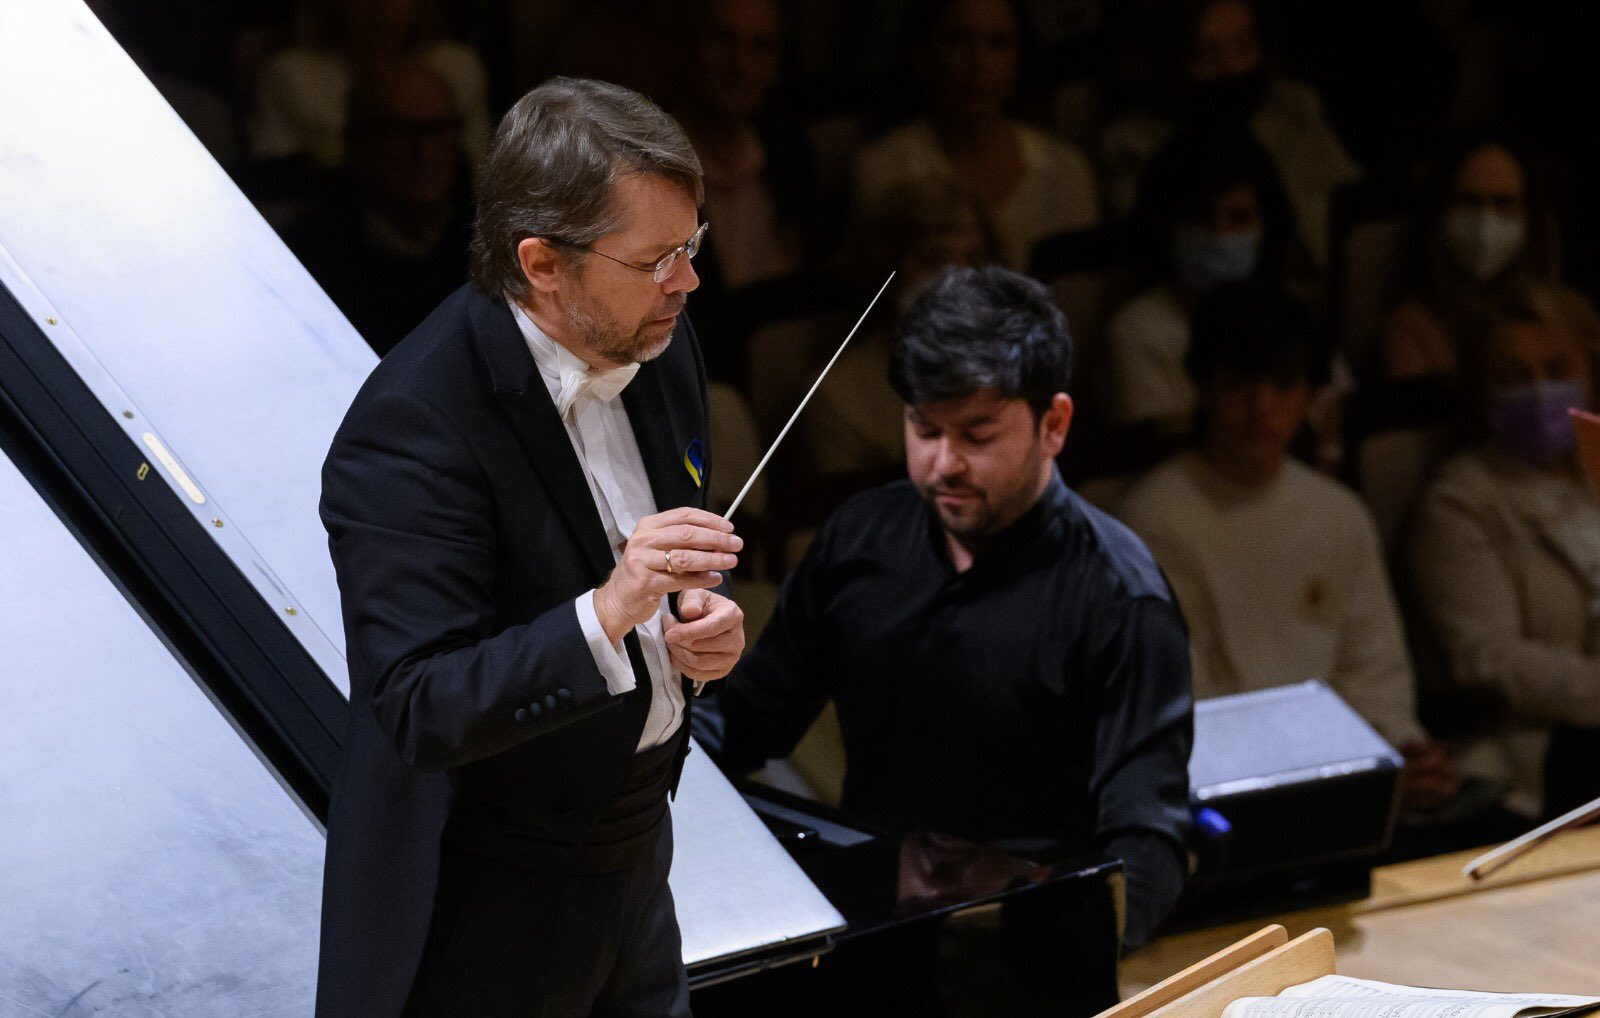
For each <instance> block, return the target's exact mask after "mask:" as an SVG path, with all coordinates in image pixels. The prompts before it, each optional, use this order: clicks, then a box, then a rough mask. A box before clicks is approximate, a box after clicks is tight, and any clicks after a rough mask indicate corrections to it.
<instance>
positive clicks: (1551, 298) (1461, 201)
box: [1375, 134, 1600, 380]
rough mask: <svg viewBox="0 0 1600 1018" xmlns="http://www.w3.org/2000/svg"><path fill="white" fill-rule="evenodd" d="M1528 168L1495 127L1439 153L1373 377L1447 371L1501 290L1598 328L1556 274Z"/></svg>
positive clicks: (1548, 230) (1577, 325)
mask: <svg viewBox="0 0 1600 1018" xmlns="http://www.w3.org/2000/svg"><path fill="white" fill-rule="evenodd" d="M1533 177H1534V173H1533V168H1532V166H1531V165H1530V163H1529V161H1528V160H1527V158H1525V157H1524V156H1523V155H1522V154H1521V153H1520V152H1519V151H1518V149H1517V148H1516V146H1514V145H1513V144H1512V143H1511V142H1509V141H1508V140H1506V139H1505V138H1503V137H1502V136H1500V135H1498V134H1481V135H1473V136H1471V137H1468V138H1466V139H1463V140H1461V141H1460V142H1458V143H1457V144H1456V146H1455V147H1454V148H1453V149H1452V151H1451V152H1450V153H1448V154H1447V155H1446V157H1445V158H1444V159H1442V160H1441V161H1440V163H1439V166H1438V171H1437V174H1436V177H1435V179H1434V181H1433V182H1432V184H1431V185H1430V187H1429V192H1428V194H1427V196H1426V197H1425V199H1424V203H1423V206H1422V209H1421V213H1420V216H1419V218H1418V221H1417V223H1416V225H1415V226H1414V227H1413V235H1412V237H1411V239H1410V241H1409V243H1408V246H1407V248H1406V250H1405V252H1404V254H1403V255H1402V257H1401V259H1400V265H1401V278H1400V280H1399V283H1398V286H1397V290H1398V291H1399V293H1400V297H1399V299H1398V300H1397V302H1396V305H1395V307H1394V310H1393V311H1392V312H1390V314H1389V316H1388V318H1387V320H1386V321H1385V323H1384V326H1383V333H1382V337H1381V339H1382V343H1381V347H1380V349H1379V351H1378V352H1379V355H1380V359H1379V364H1378V365H1377V370H1376V372H1375V373H1376V374H1377V375H1379V377H1382V378H1387V379H1390V380H1399V379H1406V378H1417V377H1421V376H1427V375H1443V376H1449V375H1451V374H1453V373H1454V372H1455V370H1456V367H1457V364H1458V362H1459V360H1460V351H1459V346H1460V342H1461V336H1462V334H1463V332H1464V331H1466V330H1467V329H1468V328H1470V323H1471V322H1472V321H1473V320H1475V319H1476V318H1479V317H1481V316H1482V315H1483V314H1484V313H1485V311H1486V309H1487V308H1489V307H1491V306H1492V305H1494V304H1495V303H1496V302H1497V301H1504V300H1506V299H1519V300H1537V301H1539V302H1540V303H1542V304H1545V305H1547V306H1550V307H1552V308H1554V309H1555V310H1556V312H1557V313H1558V314H1560V315H1562V316H1563V317H1565V318H1566V319H1568V321H1569V327H1571V328H1574V329H1577V330H1579V331H1583V332H1586V333H1594V332H1596V331H1600V324H1597V322H1596V317H1595V313H1594V310H1593V308H1592V307H1591V306H1590V305H1589V302H1588V301H1587V300H1586V299H1585V298H1584V297H1582V296H1581V295H1579V294H1578V293H1577V292H1576V291H1573V290H1569V289H1567V288H1565V287H1563V286H1561V285H1560V283H1559V281H1558V276H1557V270H1556V261H1557V250H1556V248H1557V241H1556V238H1555V236H1554V228H1553V224H1554V217H1553V215H1552V214H1551V212H1550V210H1549V209H1548V208H1547V207H1546V206H1545V204H1544V202H1543V200H1542V193H1541V189H1540V188H1539V187H1538V186H1536V182H1535V180H1534V179H1533Z"/></svg>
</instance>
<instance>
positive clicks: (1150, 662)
mask: <svg viewBox="0 0 1600 1018" xmlns="http://www.w3.org/2000/svg"><path fill="white" fill-rule="evenodd" d="M829 699H832V700H833V701H834V702H835V704H836V705H837V708H838V713H839V724H840V728H841V729H842V732H843V736H844V746H845V754H846V761H847V767H846V773H845V780H844V796H843V806H844V807H845V808H846V809H847V810H850V811H852V812H855V813H857V814H859V815H862V816H865V817H867V818H869V819H871V820H874V821H876V822H878V823H880V824H882V825H885V826H888V827H891V828H894V829H902V830H903V829H911V828H920V829H928V830H936V831H940V832H943V833H947V834H954V835H959V836H962V837H965V838H969V839H972V840H977V841H986V842H992V841H1002V840H1017V841H1021V840H1027V841H1036V840H1039V839H1045V840H1048V841H1051V842H1054V843H1056V844H1058V845H1060V846H1061V847H1062V848H1063V849H1066V850H1070V851H1081V850H1087V849H1092V848H1100V849H1102V850H1107V851H1112V850H1115V851H1117V852H1118V853H1120V854H1122V855H1123V857H1124V860H1125V862H1126V863H1127V865H1128V874H1127V878H1128V885H1129V912H1130V922H1129V927H1130V928H1129V933H1130V940H1138V939H1142V935H1143V934H1144V933H1146V932H1148V929H1149V926H1150V925H1153V923H1154V921H1155V920H1156V919H1159V917H1160V915H1162V914H1164V913H1165V911H1166V910H1167V908H1168V907H1170V905H1171V904H1172V901H1173V900H1174V899H1175V898H1176V895H1177V891H1178V890H1179V889H1180V888H1181V885H1182V875H1183V859H1184V856H1183V846H1184V844H1185V837H1186V834H1187V831H1188V824H1189V811H1188V773H1187V771H1188V759H1189V747H1190V743H1191V741H1192V732H1193V727H1192V696H1191V691H1190V678H1189V650H1188V637H1187V634H1186V630H1185V627H1184V623H1183V618H1182V615H1181V614H1180V613H1179V610H1178V607H1177V605H1176V603H1175V601H1174V599H1173V595H1172V592H1171V590H1170V588H1169V587H1168V585H1167V582H1166V579H1165V577H1163V576H1162V574H1161V572H1160V569H1159V568H1158V567H1157V566H1156V564H1155V560H1154V559H1153V558H1152V557H1151V555H1150V553H1149V552H1148V551H1147V550H1146V549H1145V547H1144V545H1143V544H1141V543H1140V541H1139V539H1138V538H1137V537H1135V536H1134V535H1133V534H1132V533H1131V532H1130V531H1129V530H1127V528H1125V527H1123V526H1122V525H1121V524H1120V523H1118V522H1116V521H1115V520H1113V519H1111V518H1110V517H1109V516H1107V515H1105V514H1104V513H1101V512H1100V511H1098V510H1097V509H1095V508H1093V507H1092V506H1090V505H1088V504H1087V503H1086V502H1084V501H1083V500H1082V499H1081V498H1079V497H1078V496H1077V495H1076V494H1074V493H1073V492H1071V491H1069V490H1068V489H1067V487H1066V485H1065V484H1064V483H1063V482H1062V480H1061V478H1060V476H1059V474H1056V475H1053V476H1052V478H1051V481H1050V484H1049V486H1048V487H1047V488H1046V490H1045V492H1044V494H1043V496H1042V497H1041V498H1040V499H1039V501H1038V502H1037V503H1036V504H1035V505H1034V506H1033V507H1032V508H1031V509H1029V510H1028V512H1027V513H1025V514H1024V515H1023V516H1022V518H1021V519H1019V520H1018V521H1017V522H1016V523H1014V524H1012V525H1011V526H1010V527H1008V528H1007V529H1006V530H1004V531H1002V532H1001V533H999V534H997V535H995V536H994V537H993V538H992V539H991V540H990V541H989V542H988V544H987V546H986V547H985V548H984V549H983V551H982V552H981V553H980V554H979V555H977V556H976V557H975V558H974V561H973V563H972V565H971V568H969V569H968V570H967V571H965V572H960V573H958V572H957V571H956V569H955V567H954V566H953V565H952V564H951V561H950V558H949V555H948V552H947V549H946V546H945V540H944V536H943V533H942V532H941V529H940V526H939V522H938V518H937V516H936V515H935V513H934V512H933V511H932V509H931V508H930V507H929V506H928V505H927V504H926V503H925V502H924V501H923V500H922V498H921V497H920V496H919V495H918V494H917V492H916V490H915V489H914V488H913V487H912V485H911V484H910V483H909V482H908V481H899V482H896V483H893V484H889V485H886V486H884V487H881V488H877V489H874V490H872V491H868V492H866V493H864V494H861V495H858V496H856V497H855V498H853V499H851V500H850V501H849V502H847V503H845V504H844V505H843V506H842V507H841V508H840V509H839V510H837V511H836V512H835V513H834V514H833V515H832V516H831V517H830V518H829V519H828V520H827V522H826V523H824V525H823V526H822V528H821V530H820V531H819V533H818V535H817V538H816V540H815V542H814V543H813V544H812V546H811V548H810V550H809V552H808V553H807V554H806V556H805V558H804V559H803V561H802V562H801V563H800V565H799V566H798V567H797V568H796V569H795V571H794V573H793V574H792V575H791V576H790V577H789V579H788V580H787V582H786V583H785V584H784V588H783V592H782V595H781V596H780V598H779V601H778V605H777V609H776V612H775V613H774V615H773V618H772V621H771V622H770V623H769V624H768V626H767V628H766V630H765V631H764V632H763V634H762V636H761V639H760V640H759V641H758V642H757V643H756V645H755V647H754V648H753V649H752V650H751V652H750V653H749V654H748V655H747V656H746V657H745V659H744V660H743V661H742V662H741V663H740V665H739V667H738V668H737V669H736V670H735V671H734V673H733V675H732V676H731V677H730V679H729V680H728V682H727V683H726V684H725V688H724V689H723V690H722V691H721V695H720V709H721V714H722V718H721V721H722V725H723V731H722V733H721V735H722V738H721V746H720V758H721V760H722V762H723V763H724V765H725V766H727V767H729V768H730V769H738V770H746V769H749V768H752V767H756V766H759V765H760V764H761V763H762V762H763V761H765V760H767V759H769V758H773V757H782V756H786V755H788V753H789V752H790V751H791V750H792V749H793V748H794V745H795V743H796V742H797V741H798V740H799V738H800V737H801V735H802V734H804V732H805V731H806V729H807V728H808V727H809V726H810V725H811V722H812V721H813V720H815V718H816V716H817V714H818V713H819V712H820V711H821V709H822V707H823V705H824V704H825V703H826V702H827V701H828V700H829ZM1130 846H1131V847H1130ZM1141 899H1142V900H1141ZM1136 927H1137V929H1136Z"/></svg>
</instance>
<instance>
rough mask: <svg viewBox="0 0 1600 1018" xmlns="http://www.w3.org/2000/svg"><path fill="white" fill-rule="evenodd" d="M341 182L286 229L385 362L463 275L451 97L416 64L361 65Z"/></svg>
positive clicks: (467, 209)
mask: <svg viewBox="0 0 1600 1018" xmlns="http://www.w3.org/2000/svg"><path fill="white" fill-rule="evenodd" d="M348 101H349V108H348V111H347V113H346V115H345V116H342V117H341V118H340V119H341V120H342V121H343V123H344V141H343V143H342V146H341V147H342V148H343V149H344V150H345V152H346V159H345V166H344V171H343V174H342V177H341V183H340V184H339V185H338V186H337V187H336V188H335V190H334V192H333V193H332V194H331V195H330V196H329V198H328V200H327V201H325V202H324V203H322V204H320V205H318V206H314V207H313V208H312V209H311V210H310V211H309V212H307V213H306V214H305V215H304V216H303V217H302V218H301V219H300V220H298V221H297V222H295V223H293V224H291V225H290V226H288V227H286V228H285V229H284V231H283V236H284V242H285V243H287V244H288V245H289V247H290V248H291V249H293V250H294V252H295V254H296V256H298V257H299V259H300V261H301V262H302V263H303V264H304V265H305V266H306V268H307V269H308V270H309V271H310V272H311V274H312V275H313V276H314V277H316V279H317V281H318V282H319V283H321V284H322V287H323V289H325V290H326V291H328V296H330V297H332V298H333V302H334V303H335V304H337V305H339V308H340V310H342V311H343V312H344V313H345V317H347V318H349V319H350V322H351V324H352V325H354V326H355V327H356V331H357V332H359V333H361V335H362V337H363V338H364V339H366V341H367V343H368V344H369V345H370V346H371V347H372V348H373V349H374V350H376V351H377V352H378V353H379V354H380V355H381V354H384V353H387V352H388V351H389V349H390V348H391V347H393V346H394V345H395V344H396V343H398V342H399V341H400V340H401V339H402V338H404V337H405V335H406V334H407V333H409V332H410V331H411V330H412V329H413V328H415V327H416V325H417V323H419V322H421V321H422V319H423V318H425V317H426V316H427V315H428V313H429V312H431V311H432V310H433V309H434V307H435V306H437V305H438V303H439V301H441V300H443V299H444V298H445V296H446V295H448V294H449V293H450V292H451V291H452V290H454V289H456V288H457V287H459V286H460V285H461V284H462V282H463V281H464V280H465V273H466V271H467V245H468V242H469V241H470V240H471V237H472V231H471V220H472V209H471V195H470V193H469V192H468V187H467V184H468V179H467V178H468V173H467V169H466V165H465V158H464V154H463V152H462V150H461V141H460V139H461V117H460V114H459V113H458V112H457V109H456V105H455V98H454V93H453V92H452V91H451V89H450V86H449V83H448V82H447V81H446V80H445V79H444V77H443V76H442V75H441V74H439V73H438V72H437V71H435V70H434V69H433V67H432V65H430V64H428V63H426V62H424V61H423V60H421V59H420V58H417V57H404V56H400V57H393V58H390V59H387V60H383V61H378V62H375V63H370V64H363V65H362V66H361V67H360V68H359V69H358V70H357V72H356V74H355V77H354V80H353V81H352V82H351V85H350V89H349V100H348Z"/></svg>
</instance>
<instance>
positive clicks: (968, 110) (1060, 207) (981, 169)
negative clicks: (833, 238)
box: [855, 0, 1100, 270]
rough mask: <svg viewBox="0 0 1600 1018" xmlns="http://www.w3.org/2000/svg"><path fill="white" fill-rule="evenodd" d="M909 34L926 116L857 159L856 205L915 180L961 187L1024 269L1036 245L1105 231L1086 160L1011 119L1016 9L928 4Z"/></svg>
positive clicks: (948, 1) (982, 1) (950, 0)
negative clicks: (1084, 232) (1061, 235)
mask: <svg viewBox="0 0 1600 1018" xmlns="http://www.w3.org/2000/svg"><path fill="white" fill-rule="evenodd" d="M908 25H909V35H910V37H911V39H910V42H911V47H912V54H913V57H914V63H915V66H916V69H917V71H918V72H919V73H920V75H921V80H920V81H918V82H917V85H918V86H919V87H920V89H921V90H922V94H923V105H924V106H925V112H924V113H923V115H921V116H920V117H918V119H916V120H914V121H912V122H911V123H909V124H906V125H905V126H903V127H901V128H899V129H897V130H894V131H891V132H890V133H889V134H887V135H885V136H884V137H883V138H881V139H879V140H877V141H875V142H873V143H872V144H871V145H868V146H867V147H866V148H865V149H863V150H862V151H861V152H860V154H859V155H858V156H857V157H856V163H855V197H856V202H857V204H858V205H860V206H866V205H869V204H871V203H872V202H874V201H875V200H877V199H878V198H880V197H881V196H882V195H883V194H884V192H886V191H888V190H890V189H891V188H893V187H895V186H896V185H898V184H901V183H904V182H905V181H908V180H927V179H938V180H950V181H954V182H956V183H957V184H959V185H961V186H962V187H963V188H965V189H966V190H967V191H970V192H971V193H972V194H973V195H975V196H976V197H977V199H978V202H979V204H980V205H981V207H982V208H983V211H984V215H985V216H986V217H987V218H988V219H989V221H990V222H991V223H992V224H993V225H994V229H995V232H996V234H998V236H999V240H1000V244H1001V248H1002V253H1003V254H1004V256H1005V262H1006V264H1007V265H1008V266H1010V267H1011V268H1014V269H1019V270H1020V269H1023V268H1025V267H1026V266H1027V264H1028V253H1029V251H1031V250H1032V248H1033V245H1034V244H1035V243H1037V242H1038V241H1040V240H1042V239H1043V238H1045V237H1048V236H1050V235H1051V234H1055V233H1064V232H1067V231H1071V230H1080V229H1083V228H1085V227H1089V226H1094V225H1095V224H1096V223H1097V222H1099V219H1100V204H1099V198H1098V197H1097V192H1096V190H1095V181H1094V170H1093V168H1092V166H1091V164H1090V162H1089V158H1088V156H1086V155H1084V154H1083V153H1082V152H1080V151H1079V150H1078V149H1077V148H1075V147H1073V146H1072V145H1070V144H1068V143H1067V142H1066V141H1064V140H1062V139H1060V138H1057V137H1055V136H1053V135H1051V134H1048V133H1046V132H1044V131H1041V130H1039V129H1037V128H1034V127H1030V126H1028V125H1027V124H1024V123H1022V122H1021V121H1020V120H1018V119H1016V118H1015V117H1013V116H1012V115H1011V113H1010V106H1011V103H1012V99H1013V97H1014V94H1015V93H1016V91H1017V85H1018V79H1019V77H1020V76H1021V74H1022V64H1023V58H1024V47H1023V38H1024V32H1023V30H1022V15H1021V13H1020V12H1019V8H1018V4H1017V3H1016V0H923V2H920V3H918V4H916V5H914V6H913V8H912V10H911V11H910V13H909V15H908Z"/></svg>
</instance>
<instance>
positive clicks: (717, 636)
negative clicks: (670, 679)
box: [662, 589, 744, 682]
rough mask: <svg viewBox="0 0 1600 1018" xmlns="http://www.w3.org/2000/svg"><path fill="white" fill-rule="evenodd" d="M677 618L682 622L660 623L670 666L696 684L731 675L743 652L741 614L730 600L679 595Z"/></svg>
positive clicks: (697, 594) (704, 593) (666, 620)
mask: <svg viewBox="0 0 1600 1018" xmlns="http://www.w3.org/2000/svg"><path fill="white" fill-rule="evenodd" d="M678 616H679V618H681V619H682V621H679V619H675V618H673V617H672V616H671V615H670V614H668V615H666V616H665V617H664V618H663V619H662V633H663V635H665V637H666V640H667V653H668V655H669V656H670V657H671V658H672V664H673V666H674V667H675V668H677V669H678V670H679V671H680V672H682V673H683V674H684V677H685V678H689V679H693V680H694V681H696V682H709V681H711V680H712V679H720V678H722V677H723V676H725V675H727V674H728V673H729V672H731V671H733V666H734V665H736V664H738V663H739V655H740V654H742V653H743V652H744V611H743V610H742V609H741V608H740V607H739V606H738V605H737V604H735V603H734V602H733V601H732V600H731V599H730V598H726V597H723V596H722V595H721V594H713V593H712V592H711V591H709V590H699V589H696V590H686V591H684V592H683V593H681V594H679V595H678Z"/></svg>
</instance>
